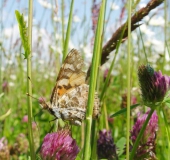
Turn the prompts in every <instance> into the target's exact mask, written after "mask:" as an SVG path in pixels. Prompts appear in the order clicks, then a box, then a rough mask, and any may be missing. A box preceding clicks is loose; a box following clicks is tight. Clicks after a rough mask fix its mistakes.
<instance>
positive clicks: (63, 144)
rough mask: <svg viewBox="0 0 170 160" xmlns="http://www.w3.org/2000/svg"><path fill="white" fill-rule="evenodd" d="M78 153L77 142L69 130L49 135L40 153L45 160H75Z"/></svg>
mask: <svg viewBox="0 0 170 160" xmlns="http://www.w3.org/2000/svg"><path fill="white" fill-rule="evenodd" d="M78 153H79V148H78V146H77V144H76V141H75V140H74V139H73V138H72V137H71V136H70V133H69V131H68V130H60V131H58V132H56V133H48V134H47V135H46V136H45V138H44V141H43V144H42V147H41V151H40V154H41V157H42V159H43V160H47V159H51V160H74V159H75V158H76V156H77V154H78Z"/></svg>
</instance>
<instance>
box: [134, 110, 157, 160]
mask: <svg viewBox="0 0 170 160" xmlns="http://www.w3.org/2000/svg"><path fill="white" fill-rule="evenodd" d="M149 112H150V109H149V110H148V111H147V112H146V113H145V114H143V115H142V114H140V113H139V114H138V117H137V121H136V123H135V125H134V126H133V129H132V131H131V140H132V144H134V143H135V141H136V139H137V137H138V134H139V132H140V130H141V128H142V126H143V124H144V122H145V121H146V119H147V116H148V114H149ZM157 131H158V116H157V113H156V111H154V112H153V114H152V116H151V118H150V120H149V123H148V125H147V127H146V129H145V131H144V134H143V136H142V138H141V140H140V143H139V146H138V149H137V152H136V157H138V158H139V157H140V158H141V156H145V157H146V156H150V155H151V153H152V156H154V155H155V154H154V152H155V140H156V132H157Z"/></svg>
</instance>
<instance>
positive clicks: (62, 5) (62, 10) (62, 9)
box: [61, 0, 64, 50]
mask: <svg viewBox="0 0 170 160" xmlns="http://www.w3.org/2000/svg"><path fill="white" fill-rule="evenodd" d="M61 23H62V48H63V50H64V0H62V1H61Z"/></svg>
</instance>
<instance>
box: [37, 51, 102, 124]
mask: <svg viewBox="0 0 170 160" xmlns="http://www.w3.org/2000/svg"><path fill="white" fill-rule="evenodd" d="M83 66H84V61H83V59H82V57H81V55H80V54H79V52H78V51H77V50H76V49H72V50H71V51H70V52H69V53H68V55H67V57H66V59H65V61H64V63H63V65H62V66H61V69H60V71H59V74H58V77H57V80H56V85H55V86H54V89H53V91H52V94H51V98H50V101H49V102H45V101H44V100H43V101H41V102H40V105H41V107H42V109H45V110H47V111H48V112H49V113H51V114H52V115H53V116H55V117H56V119H59V118H61V119H62V120H64V121H69V122H70V123H71V124H73V125H81V123H82V121H83V120H84V119H85V117H86V109H87V101H88V92H89V85H87V84H86V82H85V78H86V73H85V72H83V71H82V68H83ZM99 112H100V111H99V98H98V94H97V92H96V93H95V99H94V107H93V118H97V117H98V116H99Z"/></svg>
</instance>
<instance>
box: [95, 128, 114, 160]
mask: <svg viewBox="0 0 170 160" xmlns="http://www.w3.org/2000/svg"><path fill="white" fill-rule="evenodd" d="M97 155H98V158H99V159H102V158H107V159H108V160H111V159H117V154H116V146H115V144H114V142H113V138H112V134H111V131H107V130H106V129H103V130H102V131H100V132H99V139H98V140H97Z"/></svg>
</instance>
